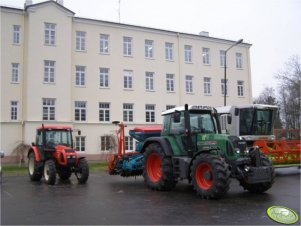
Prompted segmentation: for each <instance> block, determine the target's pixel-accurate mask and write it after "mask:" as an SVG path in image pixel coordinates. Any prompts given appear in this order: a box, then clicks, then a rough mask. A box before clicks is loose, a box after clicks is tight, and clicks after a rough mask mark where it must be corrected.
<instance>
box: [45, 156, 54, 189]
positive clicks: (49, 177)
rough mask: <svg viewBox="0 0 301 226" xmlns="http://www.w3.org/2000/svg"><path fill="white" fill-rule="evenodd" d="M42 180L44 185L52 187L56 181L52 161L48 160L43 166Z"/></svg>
mask: <svg viewBox="0 0 301 226" xmlns="http://www.w3.org/2000/svg"><path fill="white" fill-rule="evenodd" d="M44 179H45V182H46V184H48V185H54V184H55V180H56V167H55V162H54V161H53V160H52V159H48V160H47V161H46V162H45V165H44Z"/></svg>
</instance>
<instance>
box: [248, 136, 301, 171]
mask: <svg viewBox="0 0 301 226" xmlns="http://www.w3.org/2000/svg"><path fill="white" fill-rule="evenodd" d="M253 146H258V147H259V148H260V151H262V152H263V153H264V154H265V155H267V156H268V157H269V158H270V159H271V161H272V162H273V164H274V165H277V164H283V165H285V164H300V155H301V141H300V140H275V141H267V140H257V141H255V142H254V144H253Z"/></svg>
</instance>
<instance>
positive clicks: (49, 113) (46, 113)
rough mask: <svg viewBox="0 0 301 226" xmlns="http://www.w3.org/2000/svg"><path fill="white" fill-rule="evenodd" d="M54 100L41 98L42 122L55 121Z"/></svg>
mask: <svg viewBox="0 0 301 226" xmlns="http://www.w3.org/2000/svg"><path fill="white" fill-rule="evenodd" d="M55 102H56V99H55V98H42V112H43V115H42V119H43V120H44V121H55V111H56V109H55V108H56V107H55Z"/></svg>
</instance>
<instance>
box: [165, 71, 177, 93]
mask: <svg viewBox="0 0 301 226" xmlns="http://www.w3.org/2000/svg"><path fill="white" fill-rule="evenodd" d="M166 91H167V92H175V75H174V74H166Z"/></svg>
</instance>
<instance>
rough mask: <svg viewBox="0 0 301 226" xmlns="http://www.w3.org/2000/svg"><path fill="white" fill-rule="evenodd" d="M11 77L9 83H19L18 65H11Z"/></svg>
mask: <svg viewBox="0 0 301 226" xmlns="http://www.w3.org/2000/svg"><path fill="white" fill-rule="evenodd" d="M11 66H12V76H11V82H12V83H19V64H18V63H12V64H11Z"/></svg>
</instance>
